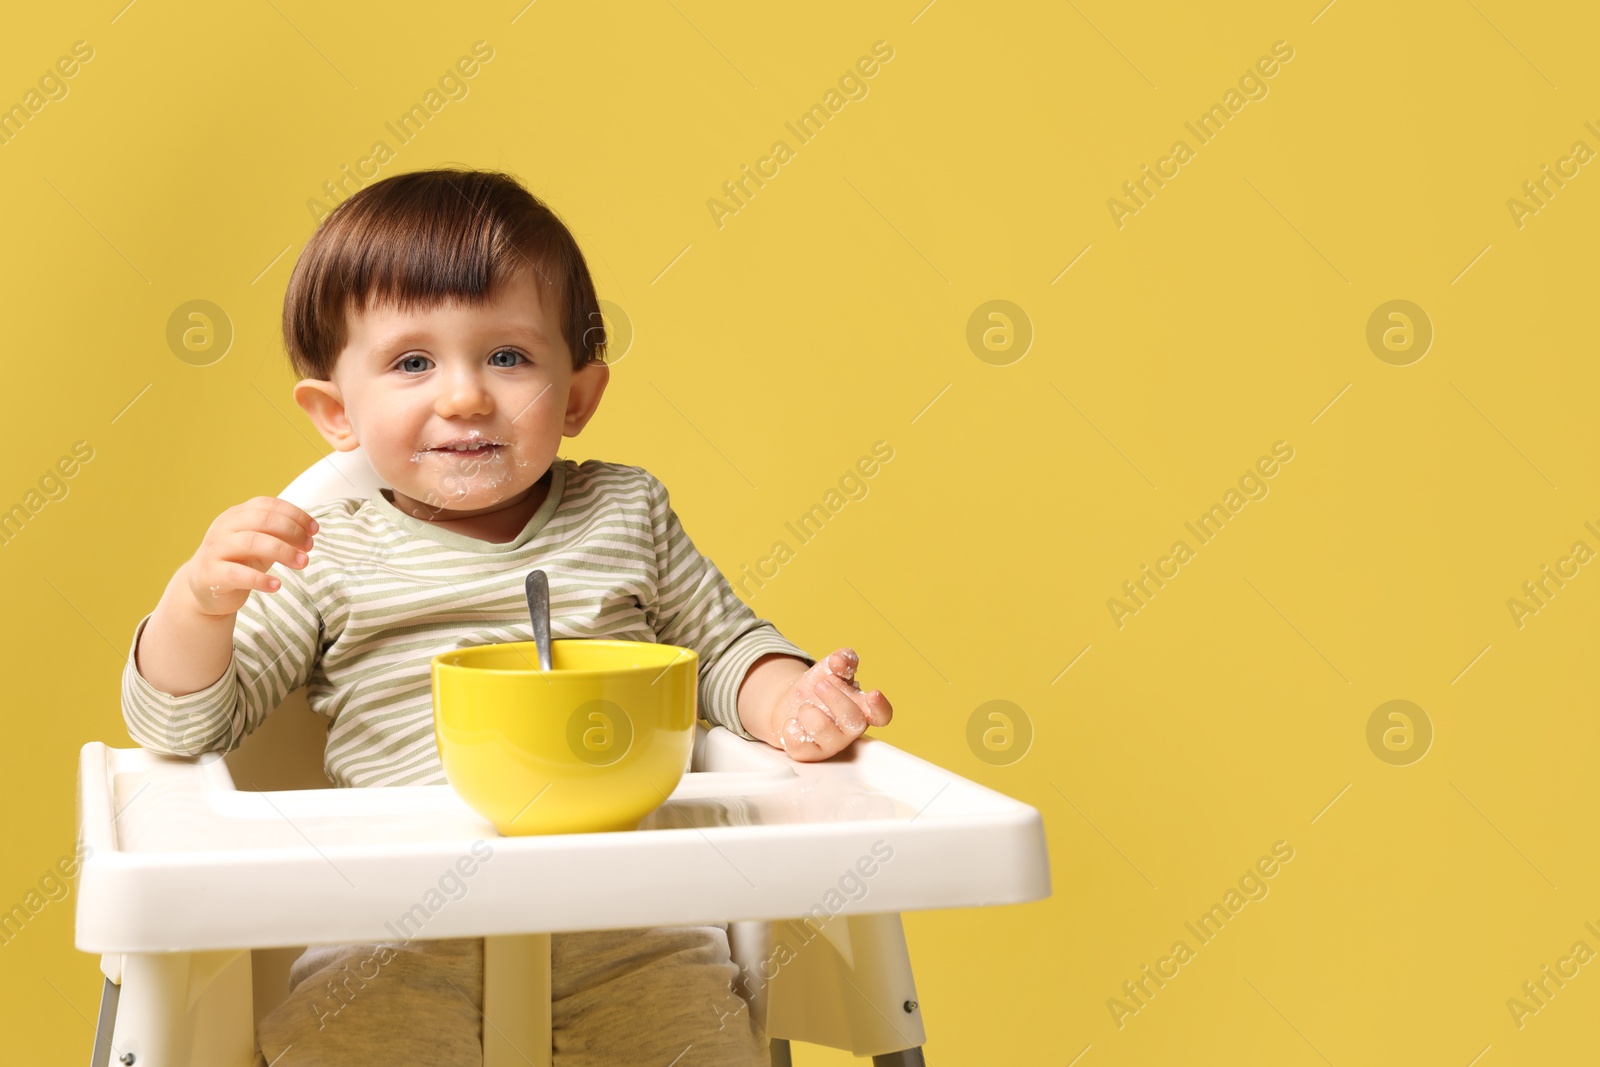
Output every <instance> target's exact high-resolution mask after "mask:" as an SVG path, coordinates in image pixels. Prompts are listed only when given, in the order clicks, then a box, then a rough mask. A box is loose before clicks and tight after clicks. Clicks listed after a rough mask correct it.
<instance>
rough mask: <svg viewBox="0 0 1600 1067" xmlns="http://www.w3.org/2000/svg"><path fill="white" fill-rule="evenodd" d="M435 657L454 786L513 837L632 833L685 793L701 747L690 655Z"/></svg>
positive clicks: (442, 751)
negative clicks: (682, 784) (678, 792)
mask: <svg viewBox="0 0 1600 1067" xmlns="http://www.w3.org/2000/svg"><path fill="white" fill-rule="evenodd" d="M550 663H551V667H552V669H551V670H550V671H541V670H540V669H539V652H538V647H537V646H536V645H535V644H534V643H533V642H532V641H515V642H506V643H502V644H493V645H478V646H476V647H474V648H461V649H456V650H454V651H451V652H441V653H440V654H438V655H436V656H434V657H433V661H432V667H433V733H434V740H435V741H436V742H437V743H438V746H439V759H440V760H441V761H442V762H443V764H444V773H445V777H446V778H447V779H449V782H450V785H451V786H452V787H454V789H455V791H456V792H457V793H459V794H460V795H461V799H463V800H465V801H466V802H467V804H468V806H470V807H471V808H472V809H473V810H474V811H476V812H478V813H479V814H480V815H482V816H483V817H484V818H486V819H488V820H489V821H490V822H492V823H494V825H495V828H496V829H497V830H499V831H500V832H501V833H502V834H506V835H508V836H523V835H528V834H562V833H587V832H593V831H602V830H632V829H634V828H636V827H637V826H638V825H639V821H640V820H641V819H643V818H644V817H645V816H646V815H648V814H650V813H651V812H652V811H654V810H655V809H656V808H658V807H660V806H661V805H662V804H663V803H665V802H666V799H667V796H668V795H669V794H670V793H671V792H672V791H673V790H674V789H676V788H677V786H678V782H679V781H680V780H681V779H682V778H683V772H684V768H685V767H686V766H687V765H688V762H689V752H690V750H691V749H692V748H693V745H694V720H695V684H696V677H697V671H698V667H699V656H697V655H696V654H695V652H694V650H693V649H688V648H680V647H678V646H676V645H658V644H650V643H648V642H643V641H588V640H556V641H552V642H550Z"/></svg>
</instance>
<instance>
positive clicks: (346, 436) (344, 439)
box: [294, 378, 361, 452]
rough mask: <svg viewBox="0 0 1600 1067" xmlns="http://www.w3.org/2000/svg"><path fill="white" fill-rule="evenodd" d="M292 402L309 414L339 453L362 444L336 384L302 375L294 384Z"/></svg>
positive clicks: (324, 436)
mask: <svg viewBox="0 0 1600 1067" xmlns="http://www.w3.org/2000/svg"><path fill="white" fill-rule="evenodd" d="M294 402H295V403H296V404H299V405H300V407H301V408H302V409H303V410H304V411H305V413H306V414H307V415H308V416H310V418H311V422H312V425H314V426H316V428H317V432H318V433H320V434H322V436H323V438H324V439H326V440H327V442H328V443H329V444H330V445H332V446H333V447H334V449H335V450H336V451H339V452H349V451H350V450H352V449H354V448H355V447H356V446H358V445H359V444H361V442H360V441H358V440H357V439H356V434H355V428H354V427H353V426H351V425H350V418H349V416H348V415H347V414H346V412H345V410H344V397H343V395H342V394H341V393H340V392H339V387H338V386H337V385H335V384H333V383H332V382H330V381H325V380H323V379H321V378H304V379H302V380H301V381H299V382H297V383H296V384H295V387H294Z"/></svg>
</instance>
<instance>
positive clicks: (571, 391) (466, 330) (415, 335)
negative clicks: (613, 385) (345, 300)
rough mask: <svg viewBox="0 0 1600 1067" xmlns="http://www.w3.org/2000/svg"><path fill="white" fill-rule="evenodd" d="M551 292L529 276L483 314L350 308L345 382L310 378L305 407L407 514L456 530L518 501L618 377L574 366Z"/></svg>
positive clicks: (303, 390)
mask: <svg viewBox="0 0 1600 1067" xmlns="http://www.w3.org/2000/svg"><path fill="white" fill-rule="evenodd" d="M548 288H549V287H548V286H547V285H546V284H544V283H543V282H542V281H541V280H539V279H538V278H537V276H536V275H534V274H533V273H532V272H531V271H529V272H525V273H524V275H523V276H521V277H519V278H517V279H516V280H515V281H513V282H511V283H508V284H506V285H504V286H501V287H500V288H499V289H498V290H496V291H493V292H492V293H491V294H490V295H491V298H492V299H491V300H490V301H488V302H487V303H485V304H483V305H480V306H478V307H471V306H469V305H466V304H458V303H447V304H438V305H435V306H434V307H433V308H430V309H428V310H425V311H423V310H413V311H410V312H401V311H400V310H398V309H397V308H395V307H392V306H384V305H375V306H373V307H371V308H368V309H367V310H366V311H364V312H356V311H354V310H351V311H347V312H346V317H345V321H346V324H347V328H348V334H347V340H346V344H345V347H344V349H343V350H342V351H341V352H340V354H339V361H338V364H337V365H336V366H335V368H334V372H333V381H332V382H321V381H317V380H315V379H306V380H305V381H302V382H300V383H299V384H298V385H297V386H296V387H295V399H296V400H297V401H298V402H299V403H300V405H301V406H302V407H304V408H305V409H306V411H307V412H308V413H309V414H310V415H311V417H312V419H313V421H315V422H316V423H317V427H318V429H320V430H321V431H322V434H323V436H324V437H327V438H328V440H329V442H330V443H332V444H333V446H334V447H335V448H337V449H338V450H339V451H341V452H347V451H350V450H351V449H353V448H355V447H356V446H357V445H358V444H359V445H360V446H361V448H362V450H363V452H364V453H365V454H366V457H367V459H368V461H369V462H370V463H371V464H372V468H373V470H374V471H376V473H377V474H378V477H379V478H381V479H382V480H383V481H384V483H385V484H386V485H389V486H391V487H392V488H393V489H394V491H395V503H396V504H397V505H398V506H400V507H401V509H402V510H404V511H406V512H408V513H411V514H416V515H418V516H419V517H422V518H427V519H430V520H433V521H440V522H446V521H451V520H454V519H464V518H471V517H473V516H476V515H486V514H489V513H491V512H495V511H500V510H503V509H505V508H507V507H512V506H515V505H516V504H517V503H518V502H520V501H521V500H523V499H525V498H527V496H528V495H529V494H530V493H531V491H532V489H533V486H534V483H535V482H537V481H538V480H539V479H540V478H542V477H544V474H545V472H546V471H548V470H549V469H550V465H551V463H553V462H554V460H555V458H556V452H557V449H558V448H559V447H560V444H561V438H562V437H563V436H568V437H574V436H577V434H578V431H580V430H581V429H583V426H584V424H585V423H586V422H587V421H588V420H589V416H590V415H592V414H593V413H594V409H595V408H596V407H597V406H598V405H599V401H600V394H601V393H602V392H603V391H604V389H605V383H606V380H607V379H608V378H609V374H610V371H609V369H608V368H607V367H606V366H605V365H604V364H600V363H593V364H589V365H587V366H585V367H584V368H583V370H581V371H577V372H574V371H573V369H572V354H571V352H570V351H569V350H568V348H567V344H566V342H565V340H564V339H563V338H562V336H561V331H560V327H559V319H558V318H557V317H556V316H555V314H554V309H553V308H552V307H551V306H550V304H551V303H553V301H549V302H545V301H541V299H540V294H541V292H547V291H548ZM452 446H457V447H458V448H466V449H468V450H466V451H459V450H456V448H452Z"/></svg>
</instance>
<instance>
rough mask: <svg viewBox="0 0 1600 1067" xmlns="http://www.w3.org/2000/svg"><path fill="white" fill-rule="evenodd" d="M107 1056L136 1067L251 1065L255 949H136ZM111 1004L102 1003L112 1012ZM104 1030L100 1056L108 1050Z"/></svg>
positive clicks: (116, 1000)
mask: <svg viewBox="0 0 1600 1067" xmlns="http://www.w3.org/2000/svg"><path fill="white" fill-rule="evenodd" d="M121 972H122V973H121V988H120V990H119V991H118V992H117V994H116V996H115V997H109V998H108V1001H109V1004H110V1006H111V1010H112V1011H114V1012H115V1020H116V1021H115V1022H114V1023H113V1025H112V1027H111V1036H110V1040H109V1043H108V1046H107V1048H106V1049H105V1050H104V1051H105V1053H106V1054H107V1055H113V1054H114V1057H115V1061H116V1062H119V1063H122V1064H127V1065H129V1067H202V1065H203V1067H251V1065H252V1064H254V1062H255V1054H256V1043H255V1019H254V1013H253V1011H252V1009H251V998H250V953H249V952H248V951H240V950H225V951H217V952H152V953H128V954H126V955H124V956H123V957H122V966H121ZM108 980H109V979H108ZM106 1007H107V1003H106V1002H103V1003H102V1009H101V1010H102V1017H104V1014H105V1010H106ZM101 1036H102V1035H100V1034H97V1035H96V1041H95V1055H97V1056H98V1055H101V1051H102V1050H101V1047H100V1046H101Z"/></svg>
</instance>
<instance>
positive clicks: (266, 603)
mask: <svg viewBox="0 0 1600 1067" xmlns="http://www.w3.org/2000/svg"><path fill="white" fill-rule="evenodd" d="M268 573H269V574H271V575H273V576H274V577H276V578H277V579H278V580H279V581H280V582H281V583H282V584H281V585H280V586H279V587H278V589H277V591H276V592H271V593H266V592H262V591H261V590H256V591H254V592H252V593H251V594H250V596H249V598H248V599H247V600H246V601H245V602H244V605H243V606H242V607H241V608H240V609H239V614H238V616H237V617H236V619H235V621H234V628H233V655H232V657H231V658H230V659H229V661H228V666H227V668H226V669H225V670H224V671H223V672H222V675H221V677H219V678H218V679H217V680H216V681H215V682H213V683H211V684H210V685H209V686H207V687H206V688H204V689H201V690H199V691H198V692H194V693H189V694H186V695H184V696H181V697H175V696H172V695H170V694H168V693H163V692H162V691H161V690H159V689H157V688H156V687H155V686H153V685H151V684H150V682H149V681H147V680H146V679H145V677H144V676H143V675H141V674H140V673H139V669H138V664H137V660H136V658H135V656H134V650H136V649H137V648H138V643H139V638H140V637H141V636H142V635H143V633H144V628H145V625H146V624H147V623H148V622H149V621H150V615H146V616H145V617H144V618H142V619H140V620H139V624H138V625H137V626H136V627H135V628H134V632H133V644H132V645H130V646H129V653H128V662H127V664H126V666H125V667H124V668H123V672H122V718H123V721H124V722H125V723H126V724H127V727H128V735H129V736H130V737H132V738H133V739H134V740H135V741H136V742H138V743H139V744H140V745H142V746H143V747H145V748H147V749H149V750H150V751H152V752H159V753H162V754H163V755H168V756H197V755H199V754H201V753H203V752H231V751H233V750H234V749H235V748H237V747H238V746H239V742H241V741H243V740H244V738H245V737H246V735H248V734H249V733H251V732H252V731H253V730H255V729H256V728H257V727H258V726H260V725H261V723H262V722H263V721H264V720H265V719H266V717H267V715H268V714H269V713H270V712H271V711H272V710H273V709H274V708H276V707H277V706H278V705H279V704H280V703H281V702H282V701H283V698H284V697H285V696H286V695H288V694H289V693H290V692H291V691H293V690H294V689H296V688H298V687H299V686H301V685H304V684H305V682H306V680H307V679H308V678H309V677H310V674H311V670H312V668H313V667H314V666H315V664H316V662H317V657H318V655H319V652H320V650H321V647H322V634H323V624H322V618H321V615H320V613H319V612H318V610H317V605H316V603H315V602H314V601H313V600H312V598H311V595H310V593H309V591H308V590H307V587H306V584H305V579H304V575H303V573H302V572H300V571H297V570H293V569H291V568H287V567H284V566H282V565H280V564H273V566H272V568H271V569H270V570H269V571H268ZM151 614H154V613H153V612H152V613H151Z"/></svg>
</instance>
